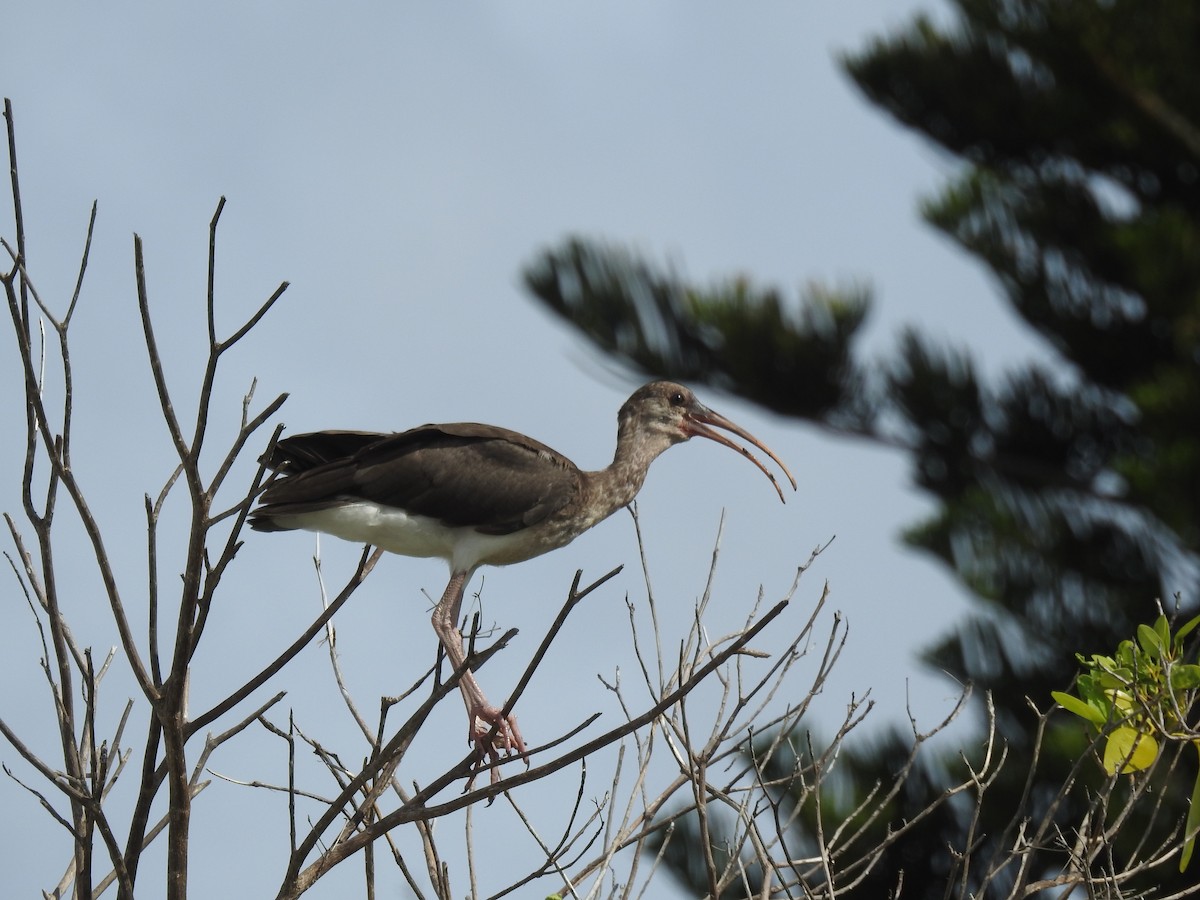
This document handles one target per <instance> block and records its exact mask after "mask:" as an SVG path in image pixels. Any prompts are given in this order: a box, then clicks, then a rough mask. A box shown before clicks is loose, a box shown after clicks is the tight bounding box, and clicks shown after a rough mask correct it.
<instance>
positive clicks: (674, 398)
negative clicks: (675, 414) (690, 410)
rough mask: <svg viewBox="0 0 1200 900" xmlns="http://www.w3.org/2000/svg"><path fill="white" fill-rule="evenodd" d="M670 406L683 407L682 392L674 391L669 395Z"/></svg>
mask: <svg viewBox="0 0 1200 900" xmlns="http://www.w3.org/2000/svg"><path fill="white" fill-rule="evenodd" d="M671 405H672V406H683V391H676V392H675V393H673V394H672V395H671Z"/></svg>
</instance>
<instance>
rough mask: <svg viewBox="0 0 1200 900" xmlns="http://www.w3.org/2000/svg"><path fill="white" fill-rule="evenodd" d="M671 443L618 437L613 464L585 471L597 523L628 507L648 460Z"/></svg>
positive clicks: (650, 461) (641, 481)
mask: <svg viewBox="0 0 1200 900" xmlns="http://www.w3.org/2000/svg"><path fill="white" fill-rule="evenodd" d="M669 446H671V444H670V442H669V441H665V440H664V441H655V440H647V439H645V438H643V439H642V440H640V441H635V440H628V439H625V436H624V435H620V436H619V437H618V439H617V452H616V454H615V455H614V456H613V461H612V465H610V466H609V467H608V468H606V469H601V470H600V471H598V472H587V473H585V475H586V479H587V490H588V494H589V495H590V496H589V504H588V505H589V506H591V508H592V509H593V510H594V511H595V512H596V513H597V516H596V518H595V521H596V522H599V521H600V520H601V519H605V518H607V517H608V516H611V515H612V514H613V513H615V512H616V511H617V510H618V509H621V508H622V507H625V506H628V505H629V504H630V503H632V502H633V498H634V497H636V496H637V493H638V491H640V490H641V489H642V484H643V483H644V482H645V480H646V472H647V471H648V470H649V468H650V463H652V462H654V460H655V459H657V458H658V456H659V454H660V453H662V452H663V451H664V450H666V449H667V448H668V447H669Z"/></svg>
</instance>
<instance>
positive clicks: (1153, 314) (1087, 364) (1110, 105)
mask: <svg viewBox="0 0 1200 900" xmlns="http://www.w3.org/2000/svg"><path fill="white" fill-rule="evenodd" d="M956 6H957V9H958V16H957V21H956V23H955V24H954V25H953V26H951V27H949V28H940V27H938V26H935V25H933V24H932V23H931V22H930V21H929V20H926V19H918V20H916V21H915V22H913V23H912V24H911V25H910V26H909V27H908V28H907V29H906V30H905V31H903V32H902V33H899V34H895V35H891V36H888V37H886V38H882V39H879V40H877V41H875V42H874V43H872V44H871V45H870V46H869V47H868V48H867V49H866V50H865V51H864V52H862V53H859V54H856V55H853V56H850V57H848V58H847V59H846V60H845V61H844V63H845V65H846V68H847V69H848V71H849V72H850V74H851V76H852V77H853V78H854V79H855V81H856V82H857V83H858V85H859V86H860V87H861V89H862V90H863V91H864V92H865V93H866V95H867V96H868V97H869V98H870V99H871V100H872V101H873V102H874V103H876V104H877V105H879V106H880V107H881V108H883V109H884V110H886V111H887V112H889V113H890V114H891V115H892V116H894V117H895V118H897V119H898V120H899V121H901V122H902V123H904V124H906V125H908V126H910V127H912V128H913V129H915V130H917V131H919V132H921V133H923V134H924V135H925V136H926V137H928V138H929V139H930V140H932V141H934V142H935V143H937V144H938V145H940V146H941V147H942V148H943V149H945V150H946V151H948V152H950V153H952V154H954V155H956V156H958V157H959V158H960V159H961V160H962V161H963V162H964V163H965V164H966V165H965V169H964V171H963V173H962V174H961V175H960V176H959V177H958V178H957V179H956V180H955V181H953V182H952V183H951V184H949V185H948V186H946V187H945V188H944V190H942V191H941V192H940V194H939V195H938V196H937V197H935V198H933V199H931V200H930V201H928V202H927V204H926V205H925V208H924V210H923V212H924V215H925V217H926V219H927V220H928V221H929V222H930V223H931V224H932V225H934V226H935V227H936V228H938V229H940V230H941V231H943V232H945V233H946V234H947V235H948V236H949V237H951V238H952V239H953V240H955V241H956V242H958V244H960V245H961V246H962V248H963V249H964V250H965V251H967V252H968V253H970V254H972V255H973V256H974V257H976V258H977V259H979V260H980V261H981V262H982V263H984V264H985V265H986V266H987V267H988V268H989V269H990V271H991V272H992V273H993V274H994V275H995V277H996V279H997V282H998V284H999V286H1000V288H1001V290H1002V293H1003V298H1004V300H1005V301H1006V302H1007V303H1008V304H1009V305H1010V306H1011V308H1012V309H1013V311H1014V312H1016V313H1017V315H1019V316H1020V317H1021V318H1022V319H1023V320H1024V321H1025V322H1026V323H1027V324H1028V325H1029V327H1030V328H1031V329H1033V330H1034V331H1036V332H1037V333H1038V334H1039V335H1041V336H1042V337H1044V338H1045V340H1046V341H1047V343H1048V346H1049V347H1050V348H1051V350H1052V352H1053V353H1054V354H1056V355H1057V357H1058V359H1057V361H1055V362H1054V363H1053V364H1051V365H1049V366H1048V367H1046V368H1030V369H1025V370H1020V371H1015V372H1012V373H1010V374H1009V375H1008V376H1007V377H1005V378H1003V379H1001V380H1000V381H999V382H998V383H995V384H987V383H984V381H983V380H982V379H981V377H980V375H979V374H978V372H977V371H976V368H975V367H974V365H973V364H972V361H971V357H970V355H969V354H967V353H966V352H963V351H953V350H947V349H944V348H939V347H935V346H932V345H930V344H929V342H928V341H926V340H925V339H923V338H922V337H921V336H920V335H919V334H916V333H909V334H905V335H903V336H902V337H901V339H900V342H899V345H898V347H897V350H896V353H895V356H894V358H893V359H891V360H888V361H885V362H884V363H883V364H882V365H879V364H871V365H868V364H866V363H864V362H863V361H861V360H858V359H856V357H855V355H854V337H855V334H856V331H857V328H858V326H859V325H860V324H861V322H862V321H863V318H864V316H865V315H866V311H867V296H866V293H865V292H864V291H861V290H860V291H854V292H851V293H849V294H846V295H840V294H839V293H838V292H835V291H824V290H819V289H809V290H808V291H807V292H806V293H804V294H803V295H802V296H801V297H800V298H799V300H798V302H797V301H785V300H784V298H783V297H782V296H781V295H780V293H779V292H778V291H776V290H774V289H771V288H767V287H762V286H757V285H754V284H753V283H752V282H750V281H749V280H748V279H745V278H740V279H736V280H732V281H730V282H729V283H727V284H724V285H719V286H717V287H714V288H703V289H701V288H697V287H694V286H689V285H687V284H686V283H685V282H684V280H683V279H682V278H681V277H679V276H678V275H676V274H674V273H669V272H662V271H659V270H657V269H655V268H654V267H653V266H652V265H650V264H649V263H647V262H645V261H643V260H641V259H639V258H637V257H636V256H633V255H631V254H629V253H626V252H622V251H617V250H613V249H611V248H608V247H604V246H600V245H596V244H590V243H587V242H583V241H573V242H571V243H569V244H567V245H566V246H565V247H564V248H562V249H560V250H556V251H551V252H548V253H546V254H545V255H544V256H543V257H542V258H541V259H539V260H538V261H537V262H535V263H534V264H533V265H531V266H530V268H529V271H528V275H527V279H528V283H529V285H530V287H531V288H532V290H533V291H534V293H535V294H537V296H538V297H539V298H541V299H542V300H543V301H544V302H546V303H547V304H548V305H549V306H550V307H551V308H553V309H554V310H556V311H557V312H558V313H560V314H561V315H563V316H565V317H566V318H568V319H569V320H570V321H572V322H574V323H575V324H576V325H578V326H579V327H580V328H581V329H583V331H584V332H585V333H586V334H588V335H589V337H591V338H592V339H593V340H594V341H595V342H596V343H597V344H598V345H599V346H600V347H601V348H603V349H604V350H606V351H608V352H610V353H614V354H616V355H617V356H619V357H621V358H623V359H624V360H625V361H626V362H628V363H630V364H632V365H633V366H635V367H636V368H638V369H640V370H642V371H644V372H646V373H648V374H654V375H662V376H670V377H677V378H683V379H688V380H692V381H698V382H708V383H710V384H713V385H715V386H717V387H719V388H722V389H725V390H728V391H731V392H734V393H737V394H740V395H742V396H745V397H746V398H748V399H751V400H754V401H756V402H758V403H761V404H763V405H764V406H766V407H769V408H771V409H773V410H777V411H779V412H782V413H786V414H789V415H794V416H797V417H800V418H804V419H808V420H811V421H814V422H816V423H819V424H821V425H822V426H824V427H827V428H832V429H834V430H836V431H840V432H842V433H846V434H852V435H857V436H861V437H864V438H868V439H871V440H877V441H880V442H885V443H888V444H891V445H898V446H901V447H903V448H904V449H905V450H906V451H907V452H908V453H910V454H911V457H912V461H913V473H914V474H913V477H914V480H915V481H916V483H917V484H919V485H920V486H921V487H922V488H923V489H924V490H926V491H927V492H928V493H929V495H930V496H931V497H932V498H933V499H934V500H935V501H936V503H937V509H936V511H935V512H934V514H933V515H932V516H930V518H929V519H928V520H927V521H924V522H921V523H919V524H916V525H914V526H913V527H912V528H910V529H909V530H908V532H907V534H906V539H907V541H908V542H909V543H910V544H911V545H912V546H913V547H916V548H920V549H922V550H924V551H926V552H928V553H930V554H932V555H933V556H934V557H936V558H937V559H939V560H940V561H942V562H943V563H944V564H945V565H946V566H947V567H948V568H949V569H950V570H951V571H952V572H953V573H954V574H955V575H956V576H957V577H958V578H959V579H960V580H961V581H962V583H963V584H964V585H965V586H966V587H968V588H969V589H970V590H971V591H972V592H973V593H974V595H975V596H976V598H977V600H978V603H979V604H980V609H979V613H978V614H977V615H973V616H972V617H971V618H970V619H969V620H968V621H967V622H964V623H958V624H957V626H955V627H954V629H953V631H950V632H948V633H947V634H946V636H944V637H943V638H941V639H940V640H939V641H938V642H937V643H936V644H934V645H933V646H931V647H930V648H929V649H928V651H927V652H926V654H925V658H926V660H927V661H928V662H929V663H930V664H932V665H935V666H937V667H938V668H941V669H944V670H946V671H947V672H949V673H951V674H952V675H953V676H954V677H956V678H958V679H961V680H962V681H964V682H966V681H971V682H974V683H975V684H976V685H977V686H978V687H981V688H983V689H986V690H989V691H991V692H993V694H994V696H995V701H996V706H997V713H998V720H999V722H1000V726H1001V733H1002V736H1003V738H1004V739H1005V740H1006V741H1008V743H1009V746H1010V747H1011V752H1012V754H1014V759H1020V758H1021V754H1028V753H1030V752H1031V749H1032V741H1033V737H1034V736H1033V734H1032V732H1031V730H1030V729H1031V727H1032V716H1031V715H1030V713H1029V710H1028V707H1027V705H1026V697H1031V698H1034V699H1035V700H1036V701H1037V702H1038V703H1039V704H1042V705H1045V704H1046V703H1047V698H1048V695H1049V692H1050V690H1052V689H1059V688H1066V687H1067V686H1068V684H1069V682H1070V680H1071V678H1072V676H1073V674H1074V672H1075V669H1076V661H1075V656H1074V654H1075V653H1076V652H1080V651H1081V652H1085V653H1088V652H1105V651H1106V648H1111V647H1113V646H1115V645H1116V644H1117V643H1118V642H1119V641H1120V640H1122V639H1124V638H1126V637H1128V636H1129V634H1130V633H1131V632H1132V629H1133V628H1134V627H1136V623H1137V622H1139V621H1150V620H1153V619H1154V617H1155V615H1156V612H1155V607H1154V603H1155V600H1156V599H1157V598H1159V597H1164V598H1167V603H1166V605H1167V606H1168V608H1170V606H1171V602H1170V599H1169V598H1171V597H1172V596H1173V595H1175V594H1176V593H1177V592H1178V593H1180V594H1181V595H1182V599H1183V604H1184V605H1185V606H1187V607H1194V605H1195V604H1196V602H1197V599H1198V598H1197V572H1198V571H1200V77H1198V72H1200V68H1198V66H1200V4H1196V3H1194V2H1192V0H1176V2H1149V3H1148V2H1144V0H1142V2H1132V0H1110V2H1104V3H1100V2H1084V0H1026V2H1015V0H1009V2H1005V0H1000V2H996V0H957V3H956ZM973 302H979V303H985V302H990V300H989V298H986V297H980V298H975V299H974V301H973ZM867 373H881V374H879V375H873V376H869V375H868V374H867ZM1055 728H1057V729H1058V731H1057V732H1056V731H1055ZM1075 728H1076V725H1075V724H1074V723H1071V722H1069V721H1065V717H1064V720H1063V721H1061V722H1060V723H1059V724H1057V725H1056V726H1054V727H1052V729H1051V734H1049V735H1048V738H1047V741H1046V746H1045V750H1044V756H1043V760H1042V766H1041V767H1040V769H1039V773H1038V781H1037V783H1035V784H1034V786H1033V791H1032V793H1031V795H1030V797H1031V803H1032V808H1031V809H1029V810H1027V812H1030V813H1033V814H1036V812H1037V808H1038V803H1039V802H1043V805H1044V801H1039V798H1045V797H1048V796H1050V795H1051V794H1052V793H1053V791H1054V790H1055V789H1056V785H1057V784H1060V783H1061V781H1062V778H1063V777H1065V772H1066V771H1067V767H1068V766H1069V765H1070V761H1071V758H1072V757H1071V754H1072V753H1074V752H1078V749H1079V741H1078V739H1077V738H1076V737H1074V736H1073V735H1074V734H1075V732H1074V731H1070V733H1067V731H1066V730H1069V729H1075ZM851 750H852V751H853V752H852V754H851V755H852V756H853V757H854V767H855V768H856V771H857V772H858V774H859V775H860V776H861V779H862V781H861V783H859V784H858V785H857V787H856V788H855V789H856V790H858V791H862V790H866V789H867V788H868V787H869V786H870V784H872V783H873V780H874V779H875V778H886V776H887V773H888V772H889V771H894V770H895V768H896V758H895V752H896V747H895V746H892V745H889V744H884V745H881V746H880V747H879V748H877V749H876V750H874V751H866V750H862V749H859V750H857V751H855V750H854V748H853V747H852V748H851ZM1189 765H1190V764H1189ZM937 768H938V767H936V766H935V767H934V769H935V770H936V769H937ZM953 768H954V763H953V762H952V761H950V762H947V763H946V765H945V769H946V771H950V770H952V769H953ZM1021 768H1022V767H1021V766H1020V765H1013V766H1010V769H1011V770H1012V772H1011V778H1012V779H1013V782H1012V783H1011V784H1008V785H1006V786H1003V787H1004V789H1003V790H999V791H997V792H996V793H995V794H994V795H993V796H994V797H1000V798H1005V797H1007V798H1008V799H1009V805H1008V806H1007V807H1006V806H1005V804H1004V802H1003V799H1001V801H1000V802H998V803H996V804H995V808H994V809H991V810H988V811H987V816H988V818H986V819H985V821H984V822H983V823H982V825H981V829H982V832H983V833H984V834H985V835H993V836H994V835H998V834H1000V833H1001V832H1002V830H1003V827H1004V826H1005V825H1006V824H1007V822H1008V820H1009V818H1010V817H1011V816H1012V814H1013V811H1014V809H1015V804H1016V803H1017V801H1018V799H1019V798H1020V797H1021V796H1022V791H1021V785H1020V782H1021V779H1022V778H1023V777H1024V772H1023V771H1021ZM1089 771H1091V770H1089ZM1192 776H1194V771H1188V772H1182V773H1179V782H1180V784H1190V780H1191V778H1192ZM1097 777H1098V776H1097ZM924 789H927V790H928V792H929V793H928V794H925V795H921V796H917V797H915V798H914V801H913V802H914V803H915V804H919V803H921V802H923V801H925V800H928V799H929V798H930V797H932V796H933V795H934V794H935V793H936V791H937V782H936V779H930V780H929V781H928V782H927V783H924ZM1187 793H1188V792H1187V789H1180V790H1178V791H1176V790H1174V788H1172V789H1170V790H1168V791H1167V802H1171V800H1172V798H1174V797H1175V796H1177V797H1178V800H1179V803H1180V806H1179V809H1180V816H1182V810H1183V805H1184V801H1186V798H1187ZM918 794H920V791H918ZM1078 811H1079V808H1078V807H1077V806H1074V805H1072V804H1068V805H1067V806H1066V807H1064V809H1063V810H1062V811H1061V814H1062V816H1063V822H1064V826H1066V827H1069V826H1067V823H1069V822H1070V821H1071V820H1070V816H1071V815H1073V814H1076V813H1078ZM898 814H900V813H899V811H898ZM963 828H964V820H963V819H962V817H961V816H959V815H956V814H955V813H954V810H953V809H949V810H948V811H947V813H946V814H945V815H942V816H937V817H932V818H931V819H930V820H929V822H928V824H927V826H925V827H923V829H922V830H921V831H920V832H919V833H918V834H917V836H915V837H914V838H913V839H912V840H911V841H910V842H909V843H908V844H906V845H905V848H904V850H903V852H901V851H900V850H899V848H898V849H897V854H896V855H895V856H894V857H891V858H889V860H888V865H887V866H886V867H884V869H883V870H881V872H880V873H879V877H878V878H875V879H869V880H868V881H867V882H864V884H863V885H862V887H861V889H860V890H859V891H858V892H856V893H855V896H862V897H871V898H873V897H880V896H885V894H884V893H882V892H883V891H886V890H890V889H891V887H892V886H894V882H895V875H896V872H897V871H899V869H901V868H903V869H904V870H905V880H904V884H905V889H904V896H914V897H921V896H941V895H942V894H943V893H944V891H945V890H946V879H947V877H948V876H949V875H950V874H951V873H950V871H949V869H948V865H949V864H948V863H947V859H948V857H947V854H946V848H947V847H957V848H959V849H961V843H962V840H963ZM801 830H803V829H801ZM1135 830H1136V829H1135ZM1139 836H1140V835H1139ZM989 839H990V838H989V837H987V836H985V837H984V838H983V840H984V841H985V843H986V841H988V840H989ZM798 840H799V838H798ZM1120 853H1121V848H1120V847H1117V848H1116V849H1115V851H1114V856H1115V857H1118V858H1119V857H1120ZM1062 861H1063V858H1062V855H1061V853H1058V852H1057V851H1056V850H1055V849H1053V848H1048V849H1047V850H1046V851H1044V858H1043V859H1040V860H1039V864H1038V865H1036V866H1034V867H1033V872H1032V875H1033V877H1040V875H1041V874H1043V873H1045V872H1050V871H1055V870H1056V868H1057V867H1059V866H1061V864H1062ZM700 884H701V885H703V882H701V883H700ZM1000 884H1002V882H1001V883H994V884H993V885H992V888H993V889H995V888H997V887H998V886H999V885H1000ZM1183 884H1184V882H1181V883H1180V886H1182V885H1183ZM1161 887H1162V888H1163V890H1164V891H1166V890H1167V888H1168V887H1169V886H1168V885H1162V886H1161ZM1135 888H1136V885H1129V886H1128V889H1129V890H1131V891H1132V890H1134V889H1135Z"/></svg>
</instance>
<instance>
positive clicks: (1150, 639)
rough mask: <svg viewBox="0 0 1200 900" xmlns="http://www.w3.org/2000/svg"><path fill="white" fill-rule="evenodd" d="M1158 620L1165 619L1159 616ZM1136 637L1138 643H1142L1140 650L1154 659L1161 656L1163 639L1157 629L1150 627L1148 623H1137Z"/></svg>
mask: <svg viewBox="0 0 1200 900" xmlns="http://www.w3.org/2000/svg"><path fill="white" fill-rule="evenodd" d="M1159 621H1165V620H1164V619H1162V618H1161V617H1160V619H1159ZM1155 624H1157V623H1155ZM1137 637H1138V643H1139V644H1141V645H1142V650H1144V651H1145V652H1146V653H1147V654H1149V655H1150V656H1152V657H1154V658H1155V659H1159V658H1160V657H1161V656H1162V650H1163V639H1162V637H1161V636H1160V635H1159V633H1158V631H1157V630H1155V629H1154V628H1151V627H1150V626H1149V625H1139V626H1138V627H1137Z"/></svg>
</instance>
